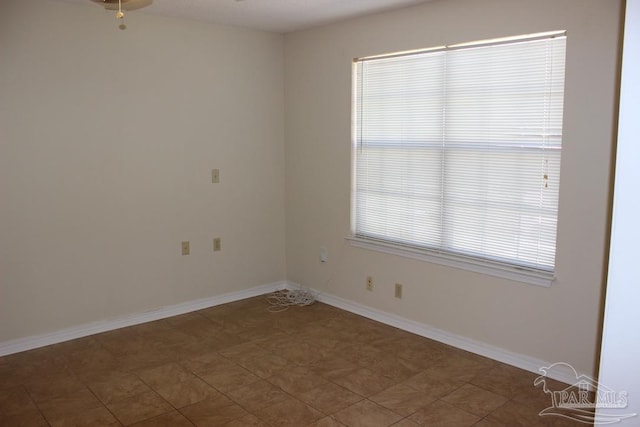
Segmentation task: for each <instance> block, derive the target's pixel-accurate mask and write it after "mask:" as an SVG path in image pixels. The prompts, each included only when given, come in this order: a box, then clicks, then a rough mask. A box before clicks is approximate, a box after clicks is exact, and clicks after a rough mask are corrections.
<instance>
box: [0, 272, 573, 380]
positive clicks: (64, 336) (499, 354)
mask: <svg viewBox="0 0 640 427" xmlns="http://www.w3.org/2000/svg"><path fill="white" fill-rule="evenodd" d="M300 287H301V286H300V285H298V284H296V283H293V282H286V281H282V282H276V283H269V284H266V285H261V286H256V287H254V288H250V289H246V290H243V291H238V292H230V293H227V294H223V295H218V296H214V297H210V298H203V299H198V300H194V301H187V302H184V303H180V304H175V305H171V306H168V307H162V308H159V309H156V310H151V311H147V312H144V313H137V314H131V315H127V316H123V317H119V318H116V319H110V320H101V321H97V322H91V323H87V324H84V325H80V326H75V327H71V328H67V329H63V330H60V331H56V332H52V333H48V334H43V335H36V336H31V337H26V338H19V339H15V340H10V341H5V342H0V356H5V355H8V354H13V353H20V352H22V351H27V350H32V349H34V348H38V347H44V346H47V345H51V344H57V343H60V342H64V341H69V340H73V339H76V338H82V337H86V336H89V335H94V334H98V333H101V332H107V331H112V330H114V329H120V328H124V327H127V326H133V325H138V324H140V323H146V322H152V321H154V320H159V319H165V318H167V317H171V316H178V315H180V314H185V313H190V312H192V311H197V310H202V309H205V308H209V307H214V306H216V305H221V304H226V303H229V302H233V301H239V300H242V299H245V298H251V297H255V296H258V295H264V294H267V293H270V292H273V291H276V290H280V289H290V290H293V289H300ZM313 291H314V292H315V293H316V294H317V299H318V301H320V302H323V303H325V304H329V305H332V306H334V307H338V308H340V309H343V310H346V311H349V312H351V313H355V314H358V315H360V316H364V317H367V318H369V319H372V320H376V321H378V322H380V323H384V324H386V325H390V326H393V327H396V328H399V329H402V330H405V331H408V332H411V333H414V334H416V335H420V336H422V337H425V338H429V339H432V340H435V341H438V342H441V343H444V344H448V345H450V346H453V347H456V348H460V349H462V350H467V351H470V352H472V353H475V354H479V355H481V356H485V357H488V358H490V359H494V360H497V361H499V362H503V363H506V364H508V365H511V366H515V367H517V368H521V369H524V370H526V371H530V372H533V373H536V374H539V373H540V368H541V367H545V366H551V365H552V362H551V363H550V362H547V361H544V360H540V359H536V358H533V357H529V356H525V355H523V354H519V353H514V352H511V351H509V350H505V349H503V348H500V347H495V346H492V345H489V344H486V343H484V342H481V341H476V340H472V339H470V338H466V337H463V336H460V335H456V334H452V333H450V332H447V331H443V330H441V329H437V328H434V327H432V326H429V325H426V324H424V323H419V322H416V321H413V320H409V319H407V318H404V317H401V316H398V315H396V314H392V313H387V312H385V311H382V310H378V309H375V308H372V307H368V306H365V305H362V304H359V303H357V302H353V301H350V300H347V299H344V298H340V297H337V296H335V295H331V294H327V293H323V292H318V291H315V290H313ZM549 376H550V377H551V378H553V379H555V380H558V381H562V382H564V383H567V384H573V383H574V382H575V381H576V378H575V375H572V373H570V372H567V373H566V374H565V373H563V372H549Z"/></svg>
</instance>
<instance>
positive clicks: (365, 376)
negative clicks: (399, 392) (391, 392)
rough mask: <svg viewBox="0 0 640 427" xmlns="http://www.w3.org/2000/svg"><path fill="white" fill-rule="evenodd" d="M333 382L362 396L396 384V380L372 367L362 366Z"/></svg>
mask: <svg viewBox="0 0 640 427" xmlns="http://www.w3.org/2000/svg"><path fill="white" fill-rule="evenodd" d="M333 382H335V383H336V384H338V385H341V386H342V387H344V388H346V389H348V390H351V391H352V392H354V393H357V394H359V395H361V396H365V397H367V396H371V395H373V394H376V393H379V392H381V391H382V390H384V389H386V388H389V387H390V386H392V385H394V384H395V381H394V380H392V379H390V378H388V377H385V376H383V375H382V374H381V373H377V372H373V371H372V370H370V369H366V368H361V369H358V370H357V371H354V372H352V373H350V374H348V375H345V376H344V377H341V378H334V379H333Z"/></svg>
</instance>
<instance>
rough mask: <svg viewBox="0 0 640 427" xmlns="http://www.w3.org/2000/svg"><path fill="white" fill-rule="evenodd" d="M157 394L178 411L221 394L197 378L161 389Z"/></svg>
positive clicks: (158, 389) (157, 390)
mask: <svg viewBox="0 0 640 427" xmlns="http://www.w3.org/2000/svg"><path fill="white" fill-rule="evenodd" d="M156 392H157V393H158V394H159V395H160V396H162V398H163V399H165V400H166V401H167V402H169V403H170V404H171V405H173V407H174V408H178V409H179V408H182V407H184V406H187V405H192V404H194V403H197V402H200V401H202V400H205V399H208V398H210V397H214V396H217V395H219V394H220V392H218V391H217V390H215V389H214V388H213V387H211V386H210V385H209V384H207V383H205V382H204V381H202V380H201V379H200V378H197V377H193V378H190V379H188V380H185V381H181V382H177V383H175V384H169V385H165V386H162V387H159V388H157V389H156Z"/></svg>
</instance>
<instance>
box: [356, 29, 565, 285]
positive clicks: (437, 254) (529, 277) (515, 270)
mask: <svg viewBox="0 0 640 427" xmlns="http://www.w3.org/2000/svg"><path fill="white" fill-rule="evenodd" d="M557 36H563V37H566V31H553V32H547V33H538V34H535V35H524V36H514V37H505V38H501V39H492V40H484V41H479V42H471V43H461V44H457V45H452V46H439V47H435V48H430V49H421V50H415V51H406V52H397V53H393V54H389V55H378V56H370V57H365V58H355V59H354V62H353V64H354V66H353V67H352V103H351V106H352V112H351V113H352V116H351V117H352V119H351V132H352V134H351V150H352V151H351V209H350V234H349V235H348V236H346V238H345V239H346V240H347V242H348V243H349V244H350V245H351V246H353V247H357V248H362V249H367V250H372V251H377V252H382V253H386V254H391V255H395V256H400V257H404V258H410V259H416V260H421V261H425V262H430V263H435V264H439V265H444V266H448V267H453V268H458V269H462V270H466V271H472V272H476V273H482V274H487V275H491V276H495V277H500V278H505V279H510V280H514V281H518V282H522V283H527V284H532V285H537V286H544V287H550V286H551V284H552V283H553V281H554V280H555V279H556V278H557V276H556V268H557V262H556V263H554V266H553V269H552V270H545V269H540V268H535V267H531V268H530V267H527V266H522V265H519V264H515V263H511V262H508V261H507V262H502V261H498V260H493V259H487V258H481V257H476V256H468V255H465V254H463V253H459V252H455V251H448V250H445V249H440V248H436V247H434V248H430V247H414V246H409V245H404V244H402V243H396V242H393V241H391V240H380V239H376V238H373V237H367V236H361V235H357V234H356V198H357V192H356V171H357V164H356V158H357V155H356V152H355V150H357V144H356V143H355V142H356V141H357V140H358V135H357V132H358V126H357V123H356V118H357V117H358V113H357V108H358V102H356V101H357V98H356V97H357V96H358V84H357V75H356V74H357V67H356V66H355V64H356V62H357V61H362V60H368V59H377V58H389V57H394V56H406V55H411V54H418V53H425V52H432V51H441V50H451V49H460V48H465V47H476V46H487V45H497V44H504V43H511V42H520V41H530V40H536V39H548V38H552V37H557ZM558 212H559V210H558V211H556V219H558ZM556 236H557V229H556ZM557 247H558V240H557V237H556V257H557Z"/></svg>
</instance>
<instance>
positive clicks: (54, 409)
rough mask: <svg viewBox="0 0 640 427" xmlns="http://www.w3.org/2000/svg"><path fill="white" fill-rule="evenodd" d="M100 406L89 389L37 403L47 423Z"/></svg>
mask: <svg viewBox="0 0 640 427" xmlns="http://www.w3.org/2000/svg"><path fill="white" fill-rule="evenodd" d="M100 406H102V403H101V402H100V401H99V400H98V398H96V397H95V396H94V395H93V393H92V392H91V391H89V389H87V388H84V389H83V390H81V391H76V392H73V393H70V394H67V395H64V396H58V397H54V398H52V399H49V400H45V401H43V402H38V407H39V408H40V411H41V412H42V414H43V415H44V416H45V418H46V419H47V420H48V421H52V420H55V419H59V418H63V417H65V416H67V415H68V414H71V413H75V412H81V411H85V410H87V409H93V408H97V407H100Z"/></svg>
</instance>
